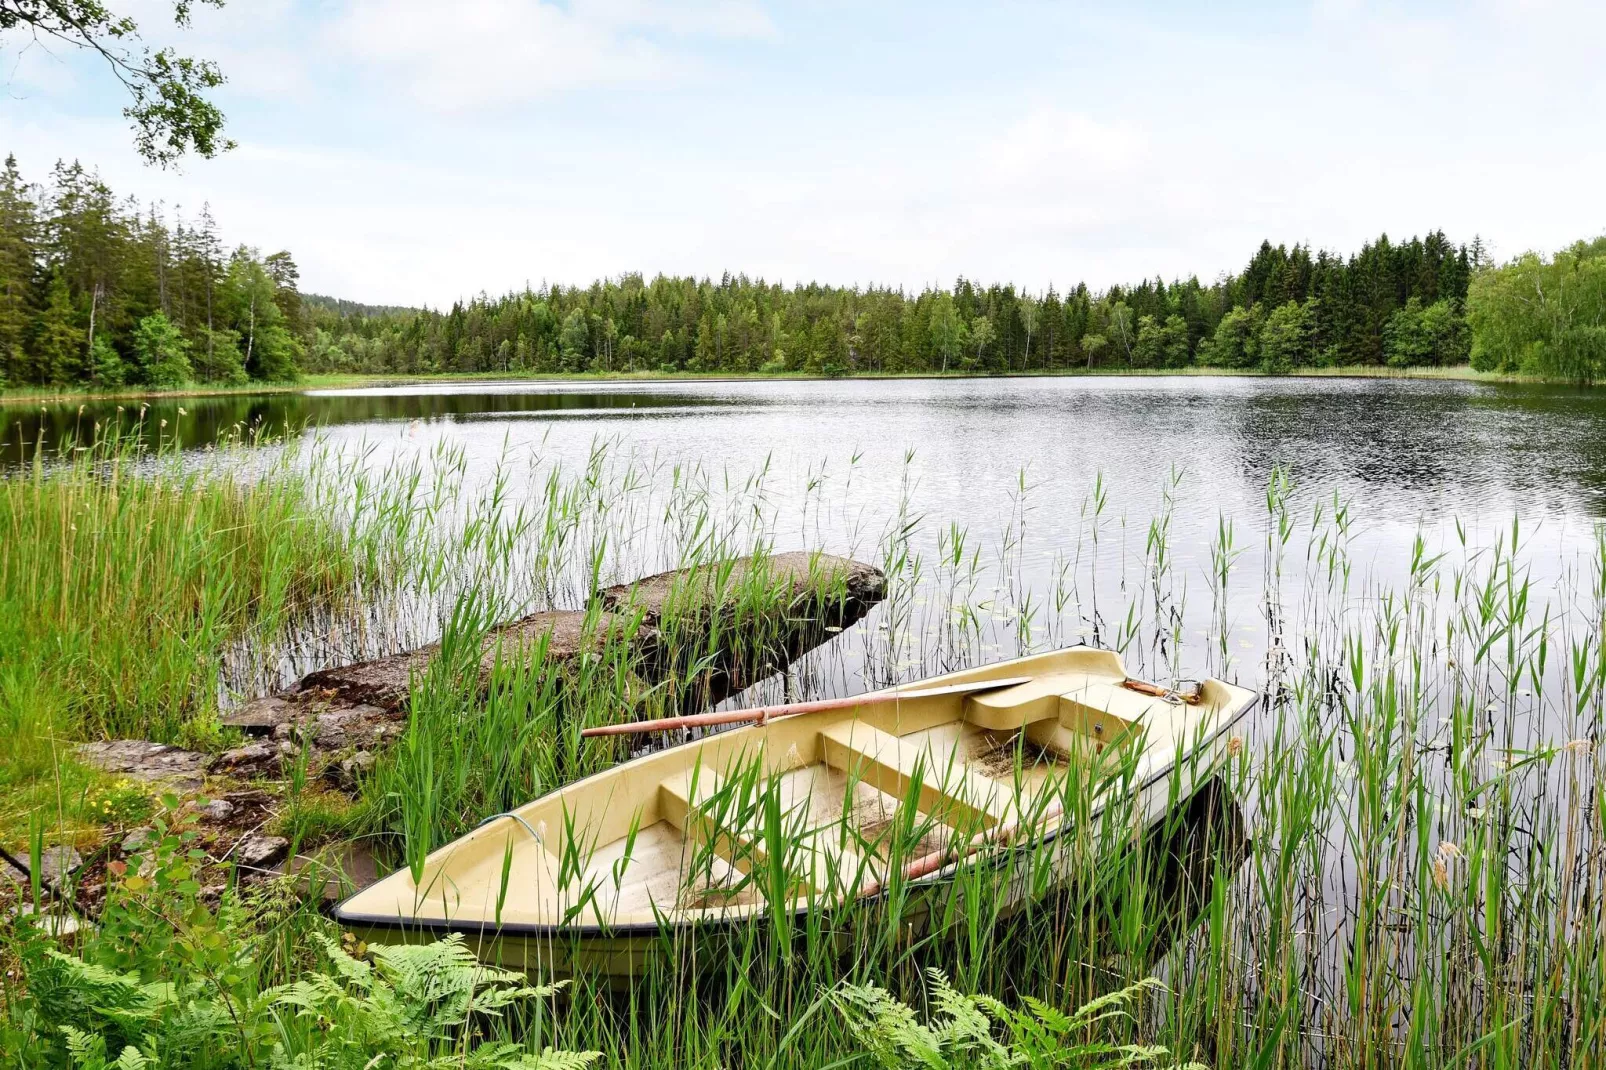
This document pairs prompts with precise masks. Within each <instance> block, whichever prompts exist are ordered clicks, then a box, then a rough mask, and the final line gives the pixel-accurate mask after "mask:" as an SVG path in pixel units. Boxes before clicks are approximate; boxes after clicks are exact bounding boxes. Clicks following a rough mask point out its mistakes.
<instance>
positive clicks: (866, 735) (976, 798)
mask: <svg viewBox="0 0 1606 1070" xmlns="http://www.w3.org/2000/svg"><path fill="white" fill-rule="evenodd" d="M820 751H821V753H822V754H823V755H824V756H825V760H826V762H827V764H829V765H831V766H833V767H834V768H837V769H840V770H842V771H843V772H845V773H847V774H849V775H850V776H855V775H856V776H857V777H858V778H859V779H860V780H862V781H863V782H864V783H866V784H869V785H871V786H872V787H875V788H877V789H878V790H880V791H884V792H886V793H887V794H888V795H891V796H893V797H894V798H902V797H903V796H904V794H905V793H906V792H907V791H908V790H909V785H910V783H911V781H913V780H914V779H915V774H916V772H919V774H920V778H919V779H920V800H919V802H918V803H917V806H918V807H919V809H920V811H921V812H922V813H926V814H930V815H932V816H933V817H936V818H937V819H938V820H939V821H944V822H945V823H947V824H964V823H966V822H967V821H970V822H974V821H980V822H981V823H982V824H984V825H987V826H991V825H996V824H998V823H999V822H1001V821H1003V820H1004V818H1005V817H1006V816H1008V813H1009V808H1010V803H1011V801H1012V797H1011V793H1010V792H1008V791H1006V790H1003V789H1001V788H1000V787H999V785H998V782H997V781H995V780H993V779H991V778H990V777H985V776H982V775H981V774H980V773H977V772H974V771H973V770H971V769H969V768H968V767H966V766H965V765H964V764H963V763H961V762H960V761H958V759H957V757H954V758H944V757H943V756H942V755H940V754H937V753H935V752H933V751H931V750H930V749H928V748H926V747H922V746H920V745H919V744H916V743H910V742H908V741H906V740H904V739H901V738H900V737H898V736H895V735H892V734H891V733H890V732H884V731H882V730H881V729H879V728H875V727H874V726H872V725H869V724H866V723H865V722H863V721H841V722H839V723H837V724H834V725H830V726H829V727H826V728H823V729H821V730H820Z"/></svg>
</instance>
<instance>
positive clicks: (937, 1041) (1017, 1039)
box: [832, 970, 1203, 1070]
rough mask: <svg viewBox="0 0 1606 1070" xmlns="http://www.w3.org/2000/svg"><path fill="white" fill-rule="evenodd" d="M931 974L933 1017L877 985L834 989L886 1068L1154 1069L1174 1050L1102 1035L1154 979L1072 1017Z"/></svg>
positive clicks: (866, 1044) (863, 1039)
mask: <svg viewBox="0 0 1606 1070" xmlns="http://www.w3.org/2000/svg"><path fill="white" fill-rule="evenodd" d="M927 976H928V978H929V979H930V982H931V1005H932V1014H931V1016H930V1019H929V1021H927V1022H922V1021H921V1020H920V1017H919V1015H917V1014H916V1013H915V1012H914V1010H913V1009H912V1008H910V1007H909V1006H908V1005H907V1004H905V1003H903V1002H902V1001H900V1000H898V999H897V998H895V997H894V996H893V995H892V994H891V993H890V992H888V991H887V990H886V989H884V988H881V987H879V986H878V985H874V984H868V985H842V986H840V987H839V988H838V989H837V990H836V991H835V992H833V993H832V1000H833V1002H834V1003H835V1004H836V1007H837V1009H838V1010H839V1011H840V1012H841V1014H842V1016H843V1018H845V1019H846V1021H847V1023H848V1027H849V1029H851V1030H852V1032H853V1035H854V1038H855V1039H856V1040H857V1041H858V1043H860V1044H861V1045H863V1046H864V1047H865V1049H866V1050H867V1053H868V1054H869V1055H870V1056H871V1057H872V1058H874V1059H875V1061H876V1062H877V1063H878V1064H879V1065H881V1066H883V1067H885V1068H887V1070H904V1068H906V1067H924V1068H927V1070H1005V1068H1008V1067H1028V1068H1030V1070H1051V1068H1057V1067H1076V1068H1079V1070H1080V1068H1086V1070H1098V1068H1106V1067H1110V1068H1113V1067H1140V1066H1150V1065H1154V1064H1156V1063H1158V1062H1159V1061H1160V1060H1163V1059H1165V1058H1166V1057H1167V1056H1169V1054H1170V1052H1169V1051H1168V1050H1167V1049H1166V1048H1164V1047H1160V1046H1158V1045H1139V1044H1116V1043H1112V1042H1110V1041H1107V1040H1103V1039H1099V1038H1098V1037H1097V1035H1096V1034H1097V1033H1099V1032H1101V1031H1102V1030H1101V1029H1100V1027H1101V1026H1108V1025H1109V1024H1110V1023H1111V1022H1112V1021H1113V1020H1115V1019H1130V1018H1131V1015H1130V1014H1129V1013H1128V1011H1127V1010H1126V1007H1127V1006H1128V1005H1130V1004H1132V1003H1133V1002H1135V1001H1136V1000H1137V999H1138V998H1139V997H1140V996H1142V995H1143V994H1144V993H1146V992H1149V991H1152V990H1155V989H1158V988H1161V987H1162V986H1161V984H1160V982H1159V981H1157V980H1155V979H1153V978H1147V979H1145V980H1142V981H1139V982H1138V983H1137V984H1134V985H1131V986H1129V987H1127V988H1123V989H1121V990H1120V991H1119V992H1112V993H1110V994H1109V995H1106V996H1101V997H1099V998H1098V999H1095V1000H1093V1001H1092V1002H1090V1003H1088V1004H1086V1005H1084V1006H1083V1007H1081V1008H1080V1009H1078V1010H1076V1011H1075V1012H1073V1013H1071V1014H1066V1013H1064V1012H1063V1011H1060V1010H1058V1009H1056V1008H1054V1007H1050V1006H1049V1005H1047V1004H1045V1003H1043V1002H1041V1001H1040V1000H1036V999H1032V998H1030V997H1027V998H1026V999H1025V1000H1024V1001H1023V1002H1024V1003H1025V1010H1015V1009H1013V1008H1011V1007H1009V1006H1007V1005H1006V1004H1004V1003H1003V1002H1001V1001H1000V1000H997V999H994V998H993V997H991V996H972V995H966V994H965V993H963V992H960V991H959V990H958V989H956V988H954V987H953V986H952V985H951V984H949V983H948V978H947V977H945V976H944V975H943V974H942V972H941V971H940V970H929V971H927ZM1000 1034H1001V1035H1002V1036H1003V1037H1004V1039H1003V1040H1000V1039H999V1035H1000ZM1196 1065H1197V1064H1189V1066H1190V1068H1192V1067H1195V1066H1196ZM1198 1070H1203V1068H1198Z"/></svg>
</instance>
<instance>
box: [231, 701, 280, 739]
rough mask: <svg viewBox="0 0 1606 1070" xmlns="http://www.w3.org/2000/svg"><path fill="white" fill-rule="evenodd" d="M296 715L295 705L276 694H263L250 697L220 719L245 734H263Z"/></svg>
mask: <svg viewBox="0 0 1606 1070" xmlns="http://www.w3.org/2000/svg"><path fill="white" fill-rule="evenodd" d="M295 715H296V707H295V706H294V705H292V704H291V703H289V702H286V701H285V700H284V699H283V698H280V697H279V696H278V695H264V696H263V697H261V698H256V699H252V700H251V701H250V702H247V703H246V704H245V705H243V706H241V707H239V708H238V709H234V710H230V711H229V712H228V713H226V714H224V715H223V716H222V717H221V718H220V720H221V721H222V722H223V723H224V724H225V725H228V726H229V727H230V728H238V729H240V730H241V731H242V732H244V733H245V734H246V735H250V736H265V735H267V734H269V733H270V732H272V731H273V730H274V729H275V728H277V727H278V726H279V725H282V724H285V723H287V722H289V721H290V720H291V719H292V718H293V717H295Z"/></svg>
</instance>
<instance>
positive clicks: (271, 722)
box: [79, 552, 886, 790]
mask: <svg viewBox="0 0 1606 1070" xmlns="http://www.w3.org/2000/svg"><path fill="white" fill-rule="evenodd" d="M885 593H886V577H885V576H884V575H882V573H881V570H880V569H877V568H875V567H874V566H871V565H866V564H863V563H861V562H858V561H852V560H849V559H847V558H843V557H833V556H830V555H825V554H811V553H803V552H797V553H786V554H775V555H771V556H767V557H762V558H738V559H734V560H731V561H727V562H723V563H720V564H716V565H709V566H704V567H701V568H697V569H689V570H676V571H672V572H664V573H660V574H659V575H656V576H649V577H647V578H645V579H642V580H638V581H636V582H635V583H629V584H621V585H619V586H615V587H609V588H607V589H605V590H603V591H601V592H599V598H598V599H597V602H596V604H595V605H594V606H593V607H592V609H591V610H589V611H587V610H570V611H546V612H541V613H532V614H530V615H529V616H526V617H521V618H519V619H518V620H515V621H510V622H508V623H506V624H503V625H501V626H499V627H496V628H493V629H492V630H491V631H490V632H489V633H488V634H487V635H486V636H485V638H484V640H483V642H482V644H481V652H480V678H481V682H482V685H487V684H488V683H489V680H490V676H491V673H492V670H493V668H494V667H495V666H496V665H497V663H498V662H499V661H501V662H503V663H507V662H509V661H512V660H515V659H517V658H518V657H519V656H520V655H521V654H528V653H530V652H533V651H535V650H538V649H540V648H541V647H542V645H543V644H544V664H545V665H546V666H547V667H548V668H555V669H558V670H562V669H563V668H564V667H565V666H566V665H568V664H569V663H572V662H574V661H575V660H576V659H577V658H579V657H580V656H581V655H582V654H585V653H586V652H588V651H592V652H594V651H597V650H599V649H601V648H602V647H603V646H604V645H605V644H609V643H617V644H623V645H624V649H623V651H622V653H623V654H625V655H626V656H627V657H628V658H629V660H630V662H631V664H632V669H633V672H634V673H635V675H636V676H637V677H638V678H639V679H641V680H642V681H643V682H644V683H645V684H647V685H648V686H652V685H655V684H658V683H660V682H662V681H664V680H666V679H670V678H672V677H673V678H676V679H677V680H680V682H681V683H682V688H681V692H682V694H683V696H684V701H685V703H686V705H687V706H688V707H691V708H697V707H700V706H704V705H708V704H711V703H714V702H718V701H720V700H721V699H723V698H725V697H726V696H728V695H730V694H732V693H734V692H736V691H738V690H740V689H742V688H744V687H746V686H748V685H749V684H751V683H753V682H755V681H756V680H757V679H760V678H762V677H763V676H765V675H767V674H769V673H772V672H775V671H777V670H779V669H782V668H784V667H785V666H786V665H787V664H788V663H789V662H790V661H791V660H792V659H794V658H796V657H798V656H800V655H801V654H803V653H806V652H807V651H808V650H810V649H812V648H813V647H815V646H817V645H819V644H820V643H821V642H823V641H825V640H826V639H828V638H829V637H830V636H831V635H832V634H834V633H835V632H837V631H840V630H841V629H842V628H845V627H847V626H848V625H850V624H852V623H854V622H855V621H857V620H859V619H860V618H861V617H863V616H864V614H865V613H867V612H868V611H869V610H870V608H871V607H872V606H874V605H875V604H876V603H877V602H879V601H880V600H881V599H882V598H883V597H884V596H885ZM439 651H440V644H438V643H432V644H429V645H428V646H423V647H419V648H418V649H416V650H411V651H408V652H406V653H402V654H394V655H391V656H389V657H384V658H376V659H374V660H371V661H362V662H356V663H354V664H351V665H342V666H337V667H334V668H328V669H319V670H317V671H315V672H311V673H308V674H307V675H306V676H304V677H302V678H301V679H300V680H298V681H297V682H296V683H295V684H293V685H291V686H290V687H289V688H287V689H285V690H284V691H281V692H279V693H278V694H275V695H267V696H263V697H262V698H258V699H255V700H253V701H251V702H249V703H246V704H245V705H244V706H242V707H240V708H239V709H237V710H234V711H233V712H231V713H229V714H227V715H226V716H225V717H224V718H223V721H224V723H225V724H227V725H230V726H233V727H236V728H239V729H241V730H242V731H243V732H245V733H246V734H247V735H249V736H252V737H255V738H253V739H252V741H251V742H249V743H247V744H246V745H245V746H242V747H237V748H235V749H234V750H230V751H225V752H224V753H222V754H220V755H217V756H215V757H211V758H208V757H207V756H204V755H200V754H195V753H193V752H187V751H177V750H175V749H173V748H168V747H162V746H160V745H157V744H152V743H146V742H144V741H135V740H114V741H112V742H110V743H92V744H86V745H85V746H84V747H82V748H80V752H79V754H80V758H81V759H82V760H84V761H85V762H87V763H89V764H92V765H99V766H101V767H103V768H108V769H112V770H114V771H116V772H120V773H124V774H125V775H129V776H135V777H140V778H143V779H149V780H165V779H170V778H171V779H182V780H183V781H184V782H185V786H192V783H193V781H195V780H198V779H199V777H200V776H201V775H202V774H203V772H205V773H210V774H212V775H227V776H232V777H235V778H238V779H251V778H253V777H257V776H276V775H278V774H279V773H280V771H281V769H282V767H283V765H284V763H285V761H286V759H287V758H289V757H290V756H291V755H298V756H299V755H300V753H301V751H302V749H303V747H307V748H309V749H310V750H311V752H312V753H311V755H310V756H309V766H310V767H311V768H312V769H314V770H318V769H321V770H323V772H324V775H325V776H326V777H327V778H328V779H329V780H331V781H332V782H334V783H335V784H336V785H337V786H339V787H341V788H344V789H346V790H350V789H352V788H353V787H354V786H355V782H356V780H357V778H359V777H360V776H361V775H362V773H363V772H364V771H366V769H367V768H368V767H369V766H370V765H371V764H372V762H373V752H374V751H376V750H378V749H380V748H382V747H384V746H385V745H386V744H387V743H389V742H390V741H391V740H393V739H394V738H395V737H396V736H398V735H400V734H401V732H402V730H403V727H404V725H405V721H406V717H407V710H408V703H409V698H410V696H411V688H412V686H413V683H414V681H415V680H416V679H418V678H419V676H420V675H421V674H422V673H423V672H424V671H425V669H426V668H427V667H428V666H429V664H430V662H431V660H432V659H433V658H434V657H436V655H437V654H438V653H439ZM693 661H695V662H696V671H695V673H692V672H691V671H690V668H689V666H690V663H691V662H693ZM686 676H693V677H694V679H691V680H689V681H688V680H686V679H684V677H686ZM146 759H148V760H146ZM194 786H198V785H194Z"/></svg>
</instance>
